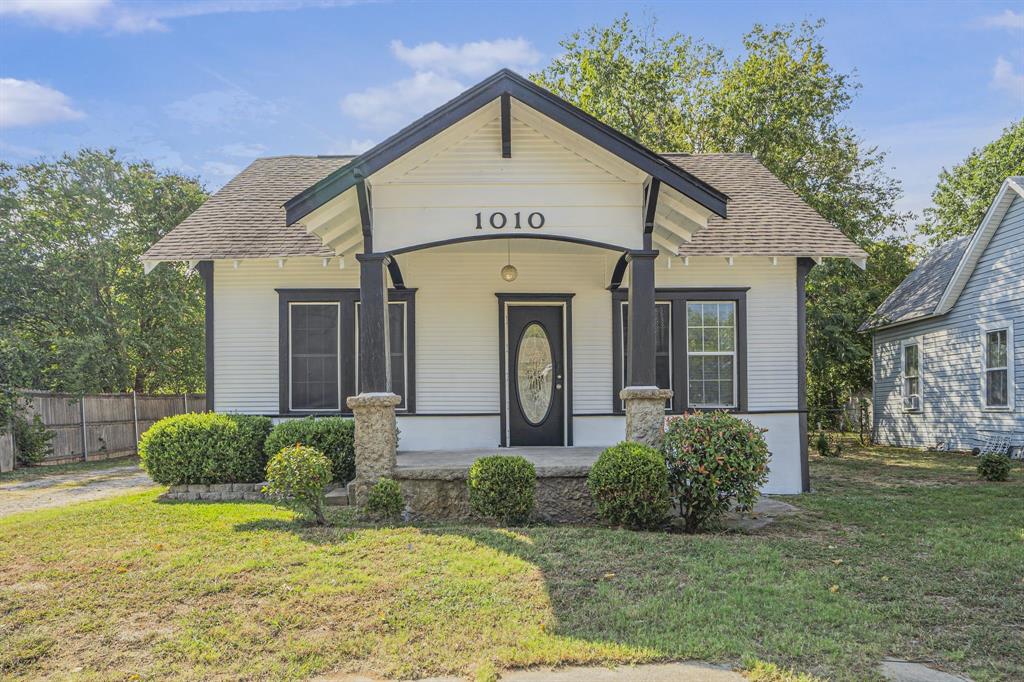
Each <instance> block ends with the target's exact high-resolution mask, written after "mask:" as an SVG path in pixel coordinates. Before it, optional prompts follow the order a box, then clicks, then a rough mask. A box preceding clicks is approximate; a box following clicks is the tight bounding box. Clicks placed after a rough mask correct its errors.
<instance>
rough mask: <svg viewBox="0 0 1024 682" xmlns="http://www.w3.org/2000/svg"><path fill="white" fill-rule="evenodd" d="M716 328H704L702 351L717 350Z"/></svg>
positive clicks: (713, 351)
mask: <svg viewBox="0 0 1024 682" xmlns="http://www.w3.org/2000/svg"><path fill="white" fill-rule="evenodd" d="M718 350H719V348H718V330H717V329H715V328H711V329H707V328H705V329H704V351H705V352H709V353H716V352H718Z"/></svg>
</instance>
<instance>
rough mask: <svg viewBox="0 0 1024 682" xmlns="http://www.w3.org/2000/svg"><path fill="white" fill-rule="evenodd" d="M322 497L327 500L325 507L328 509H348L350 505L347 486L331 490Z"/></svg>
mask: <svg viewBox="0 0 1024 682" xmlns="http://www.w3.org/2000/svg"><path fill="white" fill-rule="evenodd" d="M324 497H325V498H326V499H327V505H328V506H330V507H348V506H349V505H351V504H352V502H351V498H350V496H349V494H348V486H347V485H339V486H335V487H334V488H331V489H330V490H328V491H327V494H326V495H325V496H324Z"/></svg>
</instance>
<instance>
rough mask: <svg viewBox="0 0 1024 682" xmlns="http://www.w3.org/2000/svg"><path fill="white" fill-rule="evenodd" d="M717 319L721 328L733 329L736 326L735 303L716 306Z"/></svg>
mask: <svg viewBox="0 0 1024 682" xmlns="http://www.w3.org/2000/svg"><path fill="white" fill-rule="evenodd" d="M718 318H719V320H720V324H721V325H722V326H723V327H735V326H736V304H735V303H719V304H718Z"/></svg>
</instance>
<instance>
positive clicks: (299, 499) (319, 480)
mask: <svg viewBox="0 0 1024 682" xmlns="http://www.w3.org/2000/svg"><path fill="white" fill-rule="evenodd" d="M330 482H331V461H330V460H329V459H327V457H325V456H324V454H323V453H322V452H320V451H319V450H317V449H316V448H311V447H307V446H305V445H290V446H288V447H285V448H282V449H281V451H280V452H278V453H277V454H276V455H274V456H273V457H271V458H270V461H269V462H267V485H266V486H264V487H263V492H264V493H266V494H268V495H270V497H271V498H272V499H274V501H276V502H278V503H280V504H284V505H285V506H287V507H290V508H292V509H294V510H295V511H297V512H299V513H300V514H303V515H308V516H310V517H312V519H313V521H314V522H316V523H317V524H318V525H321V526H323V525H326V524H327V518H326V517H325V516H324V506H325V505H326V504H327V501H326V500H325V499H324V493H325V491H326V489H327V484H328V483H330Z"/></svg>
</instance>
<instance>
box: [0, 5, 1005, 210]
mask: <svg viewBox="0 0 1024 682" xmlns="http://www.w3.org/2000/svg"><path fill="white" fill-rule="evenodd" d="M627 10H628V11H629V12H630V13H631V14H632V15H633V16H634V17H635V18H637V19H639V20H641V21H643V20H645V19H646V18H647V17H650V16H655V17H656V18H657V21H658V27H659V30H660V31H661V32H665V33H668V32H672V31H680V32H683V33H687V34H690V35H693V36H696V37H700V38H703V39H705V40H706V41H708V42H710V43H713V44H716V45H719V46H721V47H723V48H725V49H726V50H727V51H728V52H729V53H730V55H735V54H736V53H737V51H738V49H739V46H740V39H741V37H742V35H743V33H745V32H746V31H747V30H749V28H750V27H751V26H752V25H753V24H754V23H756V22H761V23H767V24H774V23H779V22H793V21H799V20H801V19H815V18H819V17H820V18H824V19H825V20H826V21H827V25H826V27H825V29H824V31H823V36H824V39H825V43H826V45H827V47H828V49H829V57H830V59H831V61H832V62H833V63H834V64H835V65H836V66H837V67H838V68H839V69H841V70H844V71H852V70H855V71H856V73H857V77H858V79H859V81H860V82H861V83H862V85H863V88H862V89H861V91H860V92H859V94H858V97H857V99H856V101H855V102H854V105H853V107H852V108H851V110H850V111H849V112H848V113H847V114H846V121H847V122H848V123H849V124H851V125H852V126H853V127H854V128H855V129H856V130H857V131H858V132H859V133H860V134H861V135H862V137H863V138H864V139H865V141H866V142H868V143H870V144H873V145H878V146H879V147H881V148H882V149H885V150H887V151H888V153H889V164H890V166H891V169H892V170H891V172H892V174H893V175H894V176H895V177H897V178H899V179H900V180H901V181H902V182H903V184H904V189H905V191H906V198H905V199H904V200H903V202H902V205H901V207H902V208H904V209H907V210H914V211H919V210H920V209H922V208H924V207H925V206H927V205H928V201H929V194H930V192H931V189H932V187H933V186H934V184H935V181H936V178H937V175H938V172H939V170H940V169H941V168H942V167H943V166H947V167H948V166H950V165H952V164H954V163H956V162H957V161H959V160H960V159H961V158H963V157H964V156H965V155H966V154H967V153H968V152H969V151H970V150H971V149H972V148H973V147H977V146H981V145H983V144H985V143H987V142H989V141H991V140H992V139H994V138H995V137H996V136H997V135H998V134H999V132H1000V130H1001V129H1002V128H1003V127H1005V126H1006V125H1007V124H1008V123H1010V122H1011V121H1013V120H1015V119H1017V118H1020V117H1021V116H1022V115H1024V3H1022V2H989V3H946V2H930V3H924V2H918V3H867V2H861V3H850V4H835V3H815V2H799V3H793V2H777V3H762V2H758V3H748V2H731V3H725V2H714V3H698V2H695V3H661V2H646V3H622V2H602V3H592V2H571V3H568V2H567V3H559V2H554V1H551V0H549V1H546V2H516V3H513V2H505V3H488V2H482V1H476V2H464V3H463V2H460V3H456V2H446V3H402V2H392V3H388V2H379V3H360V2H334V1H332V0H308V1H307V0H262V1H251V0H210V1H209V2H203V3H189V2H162V1H152V2H144V3H143V2H120V1H118V0H0V157H2V158H3V159H5V160H7V161H12V162H16V163H17V162H22V161H27V160H30V159H34V158H37V157H39V156H43V155H45V156H54V155H57V154H60V153H62V152H64V151H70V150H74V149H77V148H78V147H81V146H83V145H88V146H95V147H108V146H115V147H117V148H118V149H120V150H121V151H122V152H123V153H125V154H126V155H128V156H131V157H143V158H149V159H152V160H153V161H155V162H156V163H157V164H158V165H159V166H161V167H165V168H169V169H173V170H177V171H182V172H185V173H189V174H194V175H198V176H199V177H200V178H202V180H203V181H204V183H205V184H206V186H207V187H208V188H210V189H216V188H218V187H220V186H221V185H222V184H223V183H224V182H226V181H227V180H228V179H229V178H230V177H231V176H232V175H234V174H235V173H236V172H238V171H239V170H240V169H241V168H243V167H244V166H245V165H246V164H247V163H248V162H249V161H250V160H251V159H252V158H254V157H255V156H265V155H275V154H318V153H319V154H339V153H352V152H358V151H362V150H363V149H365V148H367V147H368V146H370V145H371V144H372V143H374V142H377V141H380V140H381V139H383V138H384V137H386V136H387V135H388V134H390V133H391V132H394V131H395V130H396V129H397V128H398V127H399V126H400V125H402V124H404V123H407V122H409V121H410V120H412V119H413V118H415V117H416V116H417V115H419V114H422V113H425V112H426V111H429V110H430V109H431V108H433V107H434V106H436V105H438V104H440V103H441V102H443V101H445V100H447V99H449V98H450V97H451V96H453V95H455V94H457V93H458V92H460V91H461V90H462V89H464V88H465V87H467V86H469V85H472V84H473V83H475V82H476V81H478V80H480V79H481V78H483V77H485V76H486V75H488V74H489V73H491V72H493V71H495V70H496V69H497V68H499V67H502V66H508V67H511V68H513V69H515V70H517V71H519V72H520V73H524V74H526V73H529V72H530V71H533V70H537V69H539V68H540V67H542V66H543V65H544V64H546V63H547V62H548V61H549V60H550V58H551V57H552V56H553V55H556V54H558V52H559V47H558V41H559V40H560V39H561V38H563V37H565V36H566V35H567V34H569V33H570V32H572V31H573V30H575V29H579V28H583V27H586V26H588V25H591V24H594V23H600V24H607V23H608V22H610V21H611V20H612V19H614V18H615V17H617V16H619V15H621V14H622V13H623V12H624V11H627Z"/></svg>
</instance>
